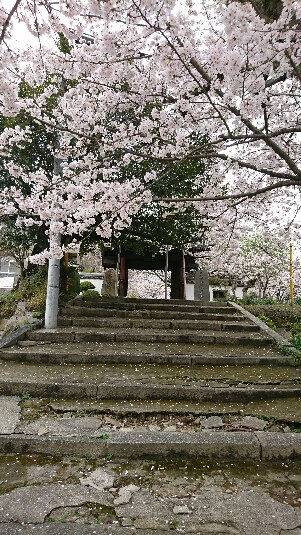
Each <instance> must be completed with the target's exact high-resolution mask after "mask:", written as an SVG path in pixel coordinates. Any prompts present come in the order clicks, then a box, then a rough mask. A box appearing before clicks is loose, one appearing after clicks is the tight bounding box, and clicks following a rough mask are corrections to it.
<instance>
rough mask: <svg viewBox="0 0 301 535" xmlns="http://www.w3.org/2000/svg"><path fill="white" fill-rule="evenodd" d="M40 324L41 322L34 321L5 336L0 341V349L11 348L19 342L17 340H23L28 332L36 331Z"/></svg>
mask: <svg viewBox="0 0 301 535" xmlns="http://www.w3.org/2000/svg"><path fill="white" fill-rule="evenodd" d="M42 324H43V321H42V320H36V321H35V322H31V323H26V324H25V325H22V326H21V327H18V329H16V330H15V331H12V332H11V333H9V334H6V335H5V336H3V337H2V338H1V339H0V349H2V348H5V347H10V346H13V345H15V344H16V343H17V342H19V340H24V339H25V338H26V334H27V333H28V332H31V331H34V330H36V329H38V328H39V327H41V326H42Z"/></svg>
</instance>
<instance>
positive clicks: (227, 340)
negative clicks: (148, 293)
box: [27, 327, 274, 347]
mask: <svg viewBox="0 0 301 535" xmlns="http://www.w3.org/2000/svg"><path fill="white" fill-rule="evenodd" d="M27 338H28V340H33V341H49V342H62V343H67V342H126V341H137V342H166V343H170V342H182V343H195V344H225V345H226V344H240V345H247V346H256V347H257V346H267V345H270V344H273V342H274V341H273V339H272V338H269V337H267V336H264V335H263V334H261V333H253V332H250V333H241V334H240V333H235V334H234V333H229V332H218V331H217V332H216V331H209V330H208V331H201V332H199V331H198V332H191V331H185V330H184V329H183V330H182V331H181V332H179V331H177V330H170V331H168V332H162V331H156V330H155V329H148V330H144V329H138V328H136V329H135V332H133V329H119V330H118V331H117V332H116V331H115V330H114V329H105V328H104V329H102V330H97V329H91V328H90V329H89V328H85V327H69V328H68V327H60V328H57V329H49V330H46V329H40V330H37V331H33V332H28V333H27Z"/></svg>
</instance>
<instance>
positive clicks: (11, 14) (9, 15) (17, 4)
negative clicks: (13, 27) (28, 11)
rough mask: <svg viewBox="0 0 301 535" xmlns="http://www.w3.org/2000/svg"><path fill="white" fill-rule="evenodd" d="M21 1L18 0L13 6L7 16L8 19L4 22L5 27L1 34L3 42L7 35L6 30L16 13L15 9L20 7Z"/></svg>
mask: <svg viewBox="0 0 301 535" xmlns="http://www.w3.org/2000/svg"><path fill="white" fill-rule="evenodd" d="M20 3H21V0H16V2H15V4H14V6H13V7H12V8H11V10H10V12H9V14H8V16H7V19H6V20H5V22H4V24H3V28H2V32H1V34H0V43H2V41H3V40H4V37H5V32H6V30H7V28H8V26H9V23H10V20H11V18H12V16H13V14H14V13H15V11H16V10H17V9H18V6H19V4H20Z"/></svg>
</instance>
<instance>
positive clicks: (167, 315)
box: [61, 306, 246, 322]
mask: <svg viewBox="0 0 301 535" xmlns="http://www.w3.org/2000/svg"><path fill="white" fill-rule="evenodd" d="M210 310H213V312H207V313H205V312H204V311H203V310H202V309H200V312H176V311H172V310H164V311H157V310H143V309H137V310H118V309H115V308H96V307H95V308H89V307H87V306H86V307H85V306H68V307H65V308H62V310H61V316H67V317H70V316H72V317H73V316H80V317H93V318H112V317H114V318H115V317H116V318H131V319H132V318H133V319H134V318H135V319H136V318H140V319H142V318H146V319H149V318H153V319H166V320H167V319H170V320H186V321H188V320H198V321H200V320H202V321H207V320H209V321H219V322H221V321H231V322H234V321H235V322H239V321H246V318H245V317H244V316H243V315H242V314H239V313H238V312H237V311H236V310H235V309H234V308H232V309H230V308H229V311H228V309H227V314H219V313H215V312H214V309H212V308H210ZM230 310H231V313H230Z"/></svg>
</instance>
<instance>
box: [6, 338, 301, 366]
mask: <svg viewBox="0 0 301 535" xmlns="http://www.w3.org/2000/svg"><path fill="white" fill-rule="evenodd" d="M18 345H19V347H12V348H6V349H2V350H0V356H1V359H2V360H5V361H19V362H36V363H40V364H43V363H44V364H47V363H49V364H51V363H52V364H56V363H57V364H64V363H65V364H68V363H69V364H72V363H73V364H167V365H186V366H195V365H210V366H237V365H239V366H243V365H252V366H256V365H258V364H259V365H270V364H273V365H277V366H295V364H296V362H295V359H294V358H293V357H290V356H286V355H283V354H282V353H281V352H280V351H277V350H276V349H274V348H273V347H271V346H270V347H268V348H260V347H258V348H256V349H254V348H250V347H245V346H243V347H238V346H237V345H231V344H229V345H228V346H222V345H221V346H220V345H218V344H215V345H210V346H199V347H196V346H195V345H193V344H192V345H188V344H176V343H173V344H172V343H171V344H160V343H156V344H145V343H141V342H140V343H139V342H132V343H131V342H128V343H121V342H114V343H105V342H103V343H101V344H99V343H93V342H90V343H84V342H82V343H81V344H80V346H78V345H76V344H74V343H67V344H59V343H54V342H53V343H45V342H35V341H29V340H26V341H20V342H19V344H18Z"/></svg>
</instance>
